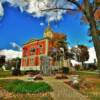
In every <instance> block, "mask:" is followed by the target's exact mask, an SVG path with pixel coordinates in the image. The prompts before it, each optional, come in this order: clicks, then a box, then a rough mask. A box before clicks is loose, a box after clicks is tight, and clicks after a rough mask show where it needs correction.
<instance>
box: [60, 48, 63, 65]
mask: <svg viewBox="0 0 100 100" xmlns="http://www.w3.org/2000/svg"><path fill="white" fill-rule="evenodd" d="M60 50H61V51H62V65H61V66H62V67H63V66H64V48H60Z"/></svg>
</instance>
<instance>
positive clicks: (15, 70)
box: [12, 69, 21, 76]
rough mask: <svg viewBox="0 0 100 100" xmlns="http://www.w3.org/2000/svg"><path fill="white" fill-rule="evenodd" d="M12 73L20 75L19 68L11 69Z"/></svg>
mask: <svg viewBox="0 0 100 100" xmlns="http://www.w3.org/2000/svg"><path fill="white" fill-rule="evenodd" d="M12 75H14V76H17V75H21V72H20V69H14V70H12Z"/></svg>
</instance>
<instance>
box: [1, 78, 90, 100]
mask: <svg viewBox="0 0 100 100" xmlns="http://www.w3.org/2000/svg"><path fill="white" fill-rule="evenodd" d="M0 79H1V80H2V79H21V80H25V79H26V76H23V77H6V78H0ZM43 79H44V80H43V81H45V82H47V83H48V84H49V85H50V86H51V87H52V88H53V92H51V93H50V94H51V96H52V97H53V98H54V100H89V99H88V98H87V97H85V96H83V95H82V94H80V93H79V92H78V91H77V90H75V89H73V88H71V87H70V86H69V85H67V84H65V83H64V80H57V79H55V77H44V78H43Z"/></svg>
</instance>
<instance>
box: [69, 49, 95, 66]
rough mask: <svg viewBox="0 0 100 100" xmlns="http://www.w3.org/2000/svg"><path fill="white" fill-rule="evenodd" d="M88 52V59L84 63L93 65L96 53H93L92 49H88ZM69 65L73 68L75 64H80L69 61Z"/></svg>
mask: <svg viewBox="0 0 100 100" xmlns="http://www.w3.org/2000/svg"><path fill="white" fill-rule="evenodd" d="M88 51H89V59H88V61H85V63H94V59H96V61H97V57H96V52H95V49H94V47H91V48H89V49H88ZM71 63H72V65H73V66H74V65H76V64H81V63H80V62H78V61H75V60H71Z"/></svg>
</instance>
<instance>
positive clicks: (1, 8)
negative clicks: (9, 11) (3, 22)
mask: <svg viewBox="0 0 100 100" xmlns="http://www.w3.org/2000/svg"><path fill="white" fill-rule="evenodd" d="M3 15H4V9H3V7H2V3H1V1H0V16H3Z"/></svg>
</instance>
